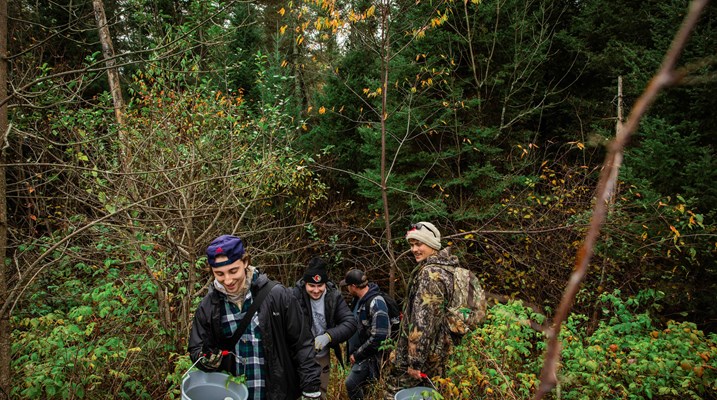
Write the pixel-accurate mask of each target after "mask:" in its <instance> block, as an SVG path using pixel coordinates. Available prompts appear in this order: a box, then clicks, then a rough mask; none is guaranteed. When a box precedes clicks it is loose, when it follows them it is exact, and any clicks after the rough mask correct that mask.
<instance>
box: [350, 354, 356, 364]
mask: <svg viewBox="0 0 717 400" xmlns="http://www.w3.org/2000/svg"><path fill="white" fill-rule="evenodd" d="M349 361H351V365H353V364H356V358H354V355H353V354H351V356H350V357H349Z"/></svg>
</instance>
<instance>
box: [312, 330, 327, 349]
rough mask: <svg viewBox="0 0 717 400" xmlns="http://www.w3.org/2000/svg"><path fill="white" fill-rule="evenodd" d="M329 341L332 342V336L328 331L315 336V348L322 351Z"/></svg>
mask: <svg viewBox="0 0 717 400" xmlns="http://www.w3.org/2000/svg"><path fill="white" fill-rule="evenodd" d="M329 343H331V336H329V334H328V332H327V333H324V334H323V335H319V336H317V337H315V338H314V349H316V351H321V350H323V349H324V347H326V346H328V345H329Z"/></svg>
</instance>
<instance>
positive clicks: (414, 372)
mask: <svg viewBox="0 0 717 400" xmlns="http://www.w3.org/2000/svg"><path fill="white" fill-rule="evenodd" d="M408 375H411V377H412V378H415V379H421V370H419V369H413V368H411V367H408Z"/></svg>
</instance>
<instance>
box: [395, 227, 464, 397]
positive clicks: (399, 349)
mask: <svg viewBox="0 0 717 400" xmlns="http://www.w3.org/2000/svg"><path fill="white" fill-rule="evenodd" d="M406 239H407V240H408V242H409V244H410V245H411V252H412V253H413V256H414V257H415V259H416V262H418V267H417V269H418V272H417V273H416V274H415V275H414V277H413V282H412V285H411V286H410V289H409V295H408V301H407V304H406V312H405V314H404V315H405V316H404V319H403V321H402V322H401V335H400V337H399V339H398V344H397V345H396V350H395V353H394V356H395V357H394V359H393V365H392V369H391V373H390V376H391V378H392V379H389V382H388V383H389V387H391V386H394V387H393V389H394V390H395V389H399V388H405V387H413V386H419V385H420V384H421V380H422V378H423V377H425V376H428V377H435V376H440V375H443V369H444V366H445V364H446V361H447V359H448V355H449V354H450V352H451V350H452V348H453V340H454V338H453V336H452V334H451V331H450V330H449V328H448V325H447V323H446V305H447V304H448V301H449V299H451V297H452V296H453V274H451V273H450V272H448V271H447V270H446V269H444V268H441V267H442V266H448V267H457V266H458V258H457V257H456V256H453V255H450V253H449V249H447V248H446V249H443V250H441V233H440V232H439V231H438V229H437V228H436V227H435V225H433V224H431V223H429V222H419V223H417V224H413V225H411V228H410V229H409V231H408V232H407V233H406Z"/></svg>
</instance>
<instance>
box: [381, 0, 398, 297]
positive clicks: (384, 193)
mask: <svg viewBox="0 0 717 400" xmlns="http://www.w3.org/2000/svg"><path fill="white" fill-rule="evenodd" d="M384 4H385V7H384V10H383V15H382V16H381V18H382V25H383V29H382V32H381V39H382V43H381V47H382V49H381V53H382V62H381V64H382V65H381V67H382V69H383V71H382V73H383V79H382V83H381V87H382V91H381V199H382V200H383V219H384V223H385V224H386V253H387V254H388V261H389V263H390V264H391V267H390V269H389V275H388V276H389V283H388V293H389V294H390V295H391V296H396V282H395V281H396V257H394V255H393V237H392V236H391V215H390V212H389V207H388V176H387V175H388V173H387V171H386V119H387V118H388V106H387V99H388V73H389V71H390V62H391V57H390V51H391V43H390V36H389V26H388V24H389V21H390V20H391V19H390V15H389V14H390V12H391V11H390V10H391V4H390V0H386V1H385V3H384Z"/></svg>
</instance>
